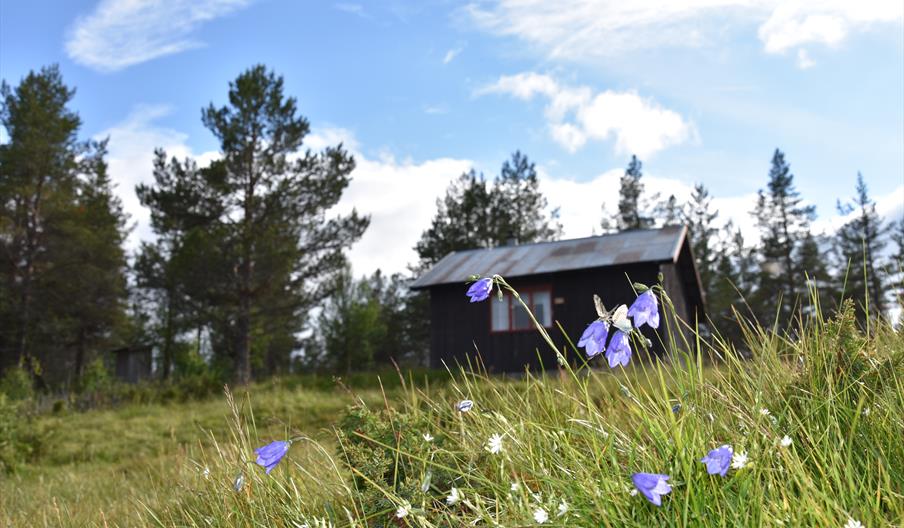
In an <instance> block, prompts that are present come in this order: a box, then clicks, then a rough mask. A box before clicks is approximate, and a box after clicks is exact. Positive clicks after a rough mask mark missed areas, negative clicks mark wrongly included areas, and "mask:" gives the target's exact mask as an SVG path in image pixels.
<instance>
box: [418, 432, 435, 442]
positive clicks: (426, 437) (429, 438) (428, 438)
mask: <svg viewBox="0 0 904 528" xmlns="http://www.w3.org/2000/svg"><path fill="white" fill-rule="evenodd" d="M421 436H423V437H424V442H432V441H433V435H432V434H430V433H424V434H423V435H421Z"/></svg>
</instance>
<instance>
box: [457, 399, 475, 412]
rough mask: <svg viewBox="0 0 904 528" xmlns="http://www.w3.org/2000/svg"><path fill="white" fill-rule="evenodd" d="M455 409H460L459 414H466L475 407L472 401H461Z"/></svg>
mask: <svg viewBox="0 0 904 528" xmlns="http://www.w3.org/2000/svg"><path fill="white" fill-rule="evenodd" d="M455 407H456V408H457V409H458V412H463V413H466V412H468V411H470V410H471V408H472V407H474V402H472V401H471V400H461V401H460V402H458V405H456V406H455Z"/></svg>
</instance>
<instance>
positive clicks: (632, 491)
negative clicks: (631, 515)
mask: <svg viewBox="0 0 904 528" xmlns="http://www.w3.org/2000/svg"><path fill="white" fill-rule="evenodd" d="M628 494H629V495H631V496H632V497H633V496H635V495H637V490H636V489H632V490H631V491H629V492H628Z"/></svg>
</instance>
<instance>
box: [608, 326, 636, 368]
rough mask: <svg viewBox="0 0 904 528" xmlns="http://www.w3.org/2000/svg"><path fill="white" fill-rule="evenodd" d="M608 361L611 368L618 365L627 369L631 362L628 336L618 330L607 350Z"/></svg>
mask: <svg viewBox="0 0 904 528" xmlns="http://www.w3.org/2000/svg"><path fill="white" fill-rule="evenodd" d="M606 359H608V360H609V368H615V366H616V365H621V366H623V367H627V366H628V363H629V362H630V361H631V345H630V343H628V334H626V333H624V332H622V331H621V330H616V331H615V334H613V335H612V339H611V340H610V341H609V347H608V348H607V349H606Z"/></svg>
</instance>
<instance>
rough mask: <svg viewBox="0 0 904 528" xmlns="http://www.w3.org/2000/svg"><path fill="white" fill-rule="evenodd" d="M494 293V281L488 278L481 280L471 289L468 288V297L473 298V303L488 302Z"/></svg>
mask: <svg viewBox="0 0 904 528" xmlns="http://www.w3.org/2000/svg"><path fill="white" fill-rule="evenodd" d="M492 291H493V279H490V278H486V279H480V280H478V281H477V282H475V283H474V284H472V285H471V287H470V288H468V293H467V294H466V295H467V296H468V297H470V298H471V302H480V301H483V300H486V298H487V297H489V296H490V293H491V292H492Z"/></svg>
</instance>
